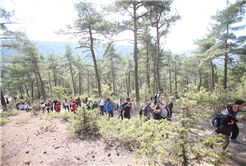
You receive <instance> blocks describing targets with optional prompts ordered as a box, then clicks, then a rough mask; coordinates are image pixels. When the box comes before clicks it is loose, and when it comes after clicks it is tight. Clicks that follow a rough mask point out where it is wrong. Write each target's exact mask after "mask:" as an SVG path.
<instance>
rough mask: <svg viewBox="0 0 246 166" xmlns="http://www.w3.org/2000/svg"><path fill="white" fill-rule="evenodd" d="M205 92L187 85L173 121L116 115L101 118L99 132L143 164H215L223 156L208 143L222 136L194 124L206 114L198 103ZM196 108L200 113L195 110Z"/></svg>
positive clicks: (222, 158)
mask: <svg viewBox="0 0 246 166" xmlns="http://www.w3.org/2000/svg"><path fill="white" fill-rule="evenodd" d="M205 95H206V90H205V89H203V88H201V90H200V91H197V87H193V88H192V87H187V92H186V93H184V94H183V97H180V99H179V100H177V102H176V103H177V104H179V107H180V108H181V109H182V111H181V112H180V114H179V115H178V120H177V121H176V122H174V121H173V122H169V121H167V120H161V121H156V120H148V121H145V119H140V118H138V117H137V118H136V117H132V118H131V119H130V120H123V121H122V122H121V120H120V119H117V118H110V120H106V119H104V120H103V119H102V120H101V122H100V123H101V124H102V125H100V126H101V130H100V133H101V134H102V136H103V139H104V140H105V142H107V143H108V144H113V143H114V142H119V143H120V144H121V145H124V146H125V147H128V148H130V149H132V150H133V151H134V157H135V159H136V161H137V163H138V162H139V161H140V160H141V159H143V161H144V163H145V164H147V165H175V164H177V165H194V164H201V163H202V164H206V163H212V164H214V165H218V164H220V163H222V162H223V161H224V160H225V156H223V155H221V154H220V152H221V151H220V149H221V148H220V149H219V150H215V149H213V148H211V146H221V143H217V141H220V140H222V138H221V137H220V136H219V135H215V136H214V137H211V136H210V135H205V134H204V131H205V129H204V128H203V127H201V126H199V125H198V124H197V123H198V122H199V121H204V119H206V118H208V117H209V115H208V114H206V113H204V112H203V107H202V105H200V103H202V100H203V98H204V97H205ZM196 108H200V109H201V112H202V113H197V112H195V111H194V110H195V109H196ZM143 118H144V117H143ZM201 133H203V135H201Z"/></svg>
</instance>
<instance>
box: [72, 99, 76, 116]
mask: <svg viewBox="0 0 246 166" xmlns="http://www.w3.org/2000/svg"><path fill="white" fill-rule="evenodd" d="M76 107H77V105H76V102H75V101H73V104H71V111H73V113H75V111H76Z"/></svg>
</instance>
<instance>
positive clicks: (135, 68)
mask: <svg viewBox="0 0 246 166" xmlns="http://www.w3.org/2000/svg"><path fill="white" fill-rule="evenodd" d="M136 11H137V1H134V2H133V19H134V64H135V66H134V71H135V72H134V74H135V93H136V102H137V103H139V89H138V56H137V54H138V52H137V51H138V48H137V15H136Z"/></svg>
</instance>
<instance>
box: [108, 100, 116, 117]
mask: <svg viewBox="0 0 246 166" xmlns="http://www.w3.org/2000/svg"><path fill="white" fill-rule="evenodd" d="M106 110H107V113H108V114H109V117H113V116H114V113H113V110H114V106H113V103H112V102H111V99H110V98H108V102H107V104H106Z"/></svg>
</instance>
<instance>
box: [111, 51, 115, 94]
mask: <svg viewBox="0 0 246 166" xmlns="http://www.w3.org/2000/svg"><path fill="white" fill-rule="evenodd" d="M111 73H112V79H113V91H114V92H115V82H114V62H113V55H112V54H111Z"/></svg>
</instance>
